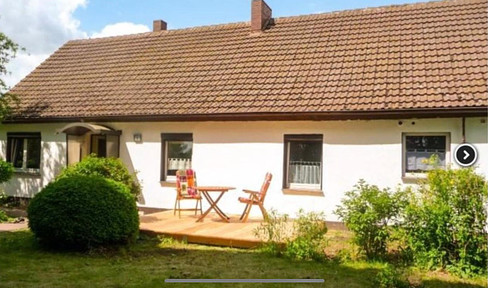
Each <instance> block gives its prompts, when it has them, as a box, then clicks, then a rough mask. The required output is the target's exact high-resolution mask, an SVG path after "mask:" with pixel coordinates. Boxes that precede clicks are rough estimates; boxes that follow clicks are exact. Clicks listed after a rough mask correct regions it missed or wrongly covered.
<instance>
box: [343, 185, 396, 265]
mask: <svg viewBox="0 0 488 288" xmlns="http://www.w3.org/2000/svg"><path fill="white" fill-rule="evenodd" d="M345 195H346V198H345V199H343V200H342V205H340V206H338V208H337V209H336V210H335V211H334V213H335V214H336V215H338V216H339V218H340V219H341V220H342V221H344V223H345V224H346V226H347V228H349V230H351V231H352V232H354V236H353V242H354V243H355V244H356V245H358V247H359V249H360V252H362V253H365V254H366V257H367V258H368V259H374V258H378V257H382V256H384V255H385V254H386V252H387V244H388V241H389V239H390V237H391V227H390V226H389V225H391V224H395V223H396V220H397V216H398V214H399V211H400V210H401V208H402V207H403V206H404V205H405V201H404V197H403V195H404V193H403V192H402V191H397V192H395V193H392V192H391V191H390V190H389V189H383V190H381V189H379V188H378V187H377V186H375V185H369V184H367V183H366V182H365V181H364V180H360V181H359V182H358V184H356V185H355V186H354V189H353V190H351V191H348V192H346V193H345Z"/></svg>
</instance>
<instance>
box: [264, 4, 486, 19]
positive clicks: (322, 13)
mask: <svg viewBox="0 0 488 288" xmlns="http://www.w3.org/2000/svg"><path fill="white" fill-rule="evenodd" d="M483 1H486V0H427V1H421V2H413V3H403V4H391V5H383V6H373V7H364V8H352V9H345V10H334V11H327V12H319V13H312V14H301V15H291V16H282V17H273V19H274V20H280V21H282V20H288V19H291V18H304V17H309V16H310V17H316V16H322V15H323V16H325V15H333V14H347V13H351V12H359V11H361V12H372V11H374V10H383V9H393V8H404V7H411V6H420V7H422V6H426V5H434V4H440V3H448V2H451V3H456V2H457V3H459V2H461V3H466V2H473V3H476V2H480V3H481V2H483Z"/></svg>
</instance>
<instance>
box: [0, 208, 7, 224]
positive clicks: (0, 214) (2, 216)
mask: <svg viewBox="0 0 488 288" xmlns="http://www.w3.org/2000/svg"><path fill="white" fill-rule="evenodd" d="M7 221H8V216H7V213H5V211H3V210H0V223H2V222H7Z"/></svg>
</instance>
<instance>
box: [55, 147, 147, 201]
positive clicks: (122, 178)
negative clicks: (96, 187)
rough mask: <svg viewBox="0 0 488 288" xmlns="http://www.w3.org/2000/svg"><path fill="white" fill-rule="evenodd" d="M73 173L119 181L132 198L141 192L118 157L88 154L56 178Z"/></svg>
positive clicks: (133, 177) (135, 180) (133, 176)
mask: <svg viewBox="0 0 488 288" xmlns="http://www.w3.org/2000/svg"><path fill="white" fill-rule="evenodd" d="M74 175H84V176H101V177H104V178H107V179H112V180H114V181H117V182H121V183H123V184H125V185H127V187H129V190H130V193H132V195H134V199H136V198H137V196H138V195H139V194H140V193H141V186H140V185H139V183H138V182H137V179H136V177H135V175H133V174H130V173H129V170H127V167H125V165H124V163H122V161H121V160H120V159H118V158H113V157H111V158H104V157H97V156H96V155H94V154H92V155H89V156H87V157H85V158H83V160H82V161H80V162H78V163H76V164H75V165H71V166H68V167H67V168H66V169H64V170H63V171H62V172H61V173H60V174H59V175H58V177H57V179H60V178H65V177H70V176H74Z"/></svg>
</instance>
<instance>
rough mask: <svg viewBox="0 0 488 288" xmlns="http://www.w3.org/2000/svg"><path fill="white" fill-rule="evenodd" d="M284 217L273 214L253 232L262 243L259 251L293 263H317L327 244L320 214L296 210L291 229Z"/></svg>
mask: <svg viewBox="0 0 488 288" xmlns="http://www.w3.org/2000/svg"><path fill="white" fill-rule="evenodd" d="M288 220H289V219H288V215H287V214H284V215H280V214H278V213H277V212H276V211H275V210H271V211H270V213H268V218H267V219H266V220H265V221H264V222H263V223H261V225H260V226H259V227H257V228H256V229H255V230H254V233H255V235H256V236H257V237H259V238H260V239H262V240H263V241H264V244H263V246H262V247H261V250H262V251H263V252H265V253H269V254H272V255H276V256H286V257H288V258H292V259H297V260H312V259H314V260H321V259H323V258H324V256H325V254H324V248H325V246H326V244H327V241H326V239H325V233H327V226H326V224H325V217H324V214H323V213H315V212H310V213H304V212H303V210H301V209H300V211H299V212H298V218H297V219H295V220H294V222H293V226H291V225H289V224H290V223H289V221H288Z"/></svg>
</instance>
